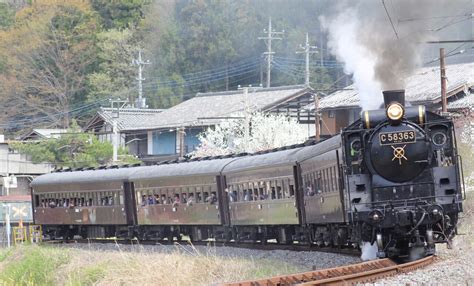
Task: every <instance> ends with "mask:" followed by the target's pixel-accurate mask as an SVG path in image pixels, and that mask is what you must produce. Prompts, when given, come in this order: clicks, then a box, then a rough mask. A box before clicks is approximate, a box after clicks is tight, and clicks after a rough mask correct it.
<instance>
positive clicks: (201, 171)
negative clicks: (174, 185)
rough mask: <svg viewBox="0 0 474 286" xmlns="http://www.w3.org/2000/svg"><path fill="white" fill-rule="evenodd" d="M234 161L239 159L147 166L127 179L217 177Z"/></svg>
mask: <svg viewBox="0 0 474 286" xmlns="http://www.w3.org/2000/svg"><path fill="white" fill-rule="evenodd" d="M234 160H240V158H225V159H214V160H204V161H193V162H182V163H176V164H175V163H173V164H162V165H157V166H148V167H143V168H140V169H139V170H137V171H136V172H133V173H131V174H130V177H129V179H130V181H136V180H148V179H158V178H165V177H175V176H176V177H179V176H192V175H218V174H220V172H221V170H222V169H223V168H224V166H226V165H227V164H229V163H230V162H232V161H234Z"/></svg>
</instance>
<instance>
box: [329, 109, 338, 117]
mask: <svg viewBox="0 0 474 286" xmlns="http://www.w3.org/2000/svg"><path fill="white" fill-rule="evenodd" d="M328 117H329V118H334V117H336V111H334V110H329V113H328Z"/></svg>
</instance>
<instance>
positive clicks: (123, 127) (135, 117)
mask: <svg viewBox="0 0 474 286" xmlns="http://www.w3.org/2000/svg"><path fill="white" fill-rule="evenodd" d="M116 110H117V109H112V108H101V109H100V110H99V112H98V114H97V116H99V117H101V118H102V119H103V120H104V121H106V122H107V123H109V124H111V125H112V124H113V122H114V120H117V129H118V130H120V131H129V130H135V129H141V127H142V126H143V125H146V124H147V122H149V121H150V120H153V118H155V117H157V115H158V114H160V113H161V112H162V111H163V110H164V109H139V108H123V109H120V110H119V112H118V117H117V112H116ZM93 121H94V119H93V120H91V121H90V122H89V124H88V125H91V124H94V123H93ZM88 127H92V126H86V127H85V128H84V129H85V130H88Z"/></svg>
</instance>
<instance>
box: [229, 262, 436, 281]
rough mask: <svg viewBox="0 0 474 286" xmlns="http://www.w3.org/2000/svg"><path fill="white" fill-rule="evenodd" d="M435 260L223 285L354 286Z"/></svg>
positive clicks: (363, 265)
mask: <svg viewBox="0 0 474 286" xmlns="http://www.w3.org/2000/svg"><path fill="white" fill-rule="evenodd" d="M434 260H435V256H427V257H425V258H422V259H419V260H416V261H412V262H407V263H402V264H398V263H396V262H395V261H393V260H391V259H388V258H385V259H378V260H372V261H368V262H362V263H357V264H351V265H345V266H340V267H334V268H328V269H322V270H316V271H309V272H303V273H297V274H290V275H282V276H276V277H271V278H266V279H258V280H247V281H241V282H232V283H226V284H222V285H225V286H263V285H269V286H270V285H272V286H276V285H278V286H284V285H354V284H357V283H367V282H373V281H375V280H377V279H381V278H385V277H389V276H393V275H396V274H399V273H406V272H410V271H413V270H415V269H418V268H421V267H424V266H426V265H429V264H431V263H432V262H433V261H434Z"/></svg>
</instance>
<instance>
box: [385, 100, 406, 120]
mask: <svg viewBox="0 0 474 286" xmlns="http://www.w3.org/2000/svg"><path fill="white" fill-rule="evenodd" d="M403 113H404V110H403V106H401V105H400V104H399V103H392V104H390V105H389V106H388V108H387V117H388V118H389V119H390V120H392V121H398V120H400V119H402V117H403Z"/></svg>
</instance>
